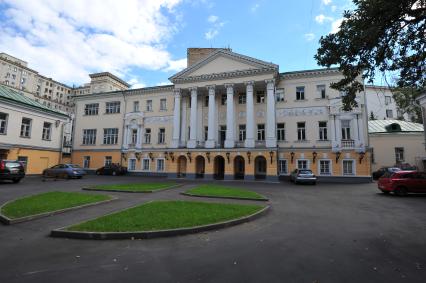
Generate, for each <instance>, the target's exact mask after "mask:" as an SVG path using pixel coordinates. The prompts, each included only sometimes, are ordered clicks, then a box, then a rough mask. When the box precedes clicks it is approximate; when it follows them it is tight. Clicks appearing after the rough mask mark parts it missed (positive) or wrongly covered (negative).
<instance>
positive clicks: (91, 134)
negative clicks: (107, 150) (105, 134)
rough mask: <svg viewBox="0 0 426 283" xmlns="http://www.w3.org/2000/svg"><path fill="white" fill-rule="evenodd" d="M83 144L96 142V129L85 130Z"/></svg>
mask: <svg viewBox="0 0 426 283" xmlns="http://www.w3.org/2000/svg"><path fill="white" fill-rule="evenodd" d="M83 144H84V145H89V144H96V129H85V130H83Z"/></svg>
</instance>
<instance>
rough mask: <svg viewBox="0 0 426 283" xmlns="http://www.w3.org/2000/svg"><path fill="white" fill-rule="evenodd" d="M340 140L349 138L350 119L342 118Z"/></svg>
mask: <svg viewBox="0 0 426 283" xmlns="http://www.w3.org/2000/svg"><path fill="white" fill-rule="evenodd" d="M341 123H342V140H350V139H351V121H350V120H342V121H341Z"/></svg>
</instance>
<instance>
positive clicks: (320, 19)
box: [315, 14, 333, 24]
mask: <svg viewBox="0 0 426 283" xmlns="http://www.w3.org/2000/svg"><path fill="white" fill-rule="evenodd" d="M315 21H316V22H317V23H319V24H323V23H324V22H331V21H333V18H332V17H327V16H324V15H323V14H320V15H318V16H316V17H315Z"/></svg>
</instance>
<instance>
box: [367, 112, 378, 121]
mask: <svg viewBox="0 0 426 283" xmlns="http://www.w3.org/2000/svg"><path fill="white" fill-rule="evenodd" d="M368 120H370V121H373V120H376V116H374V113H373V111H370V117H369V118H368Z"/></svg>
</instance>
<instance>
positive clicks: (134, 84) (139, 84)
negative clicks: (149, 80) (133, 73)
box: [128, 78, 146, 89]
mask: <svg viewBox="0 0 426 283" xmlns="http://www.w3.org/2000/svg"><path fill="white" fill-rule="evenodd" d="M128 83H129V84H130V85H131V88H132V89H135V88H143V87H146V84H145V83H144V82H140V81H139V80H138V79H137V78H132V79H130V80H129V81H128Z"/></svg>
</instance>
